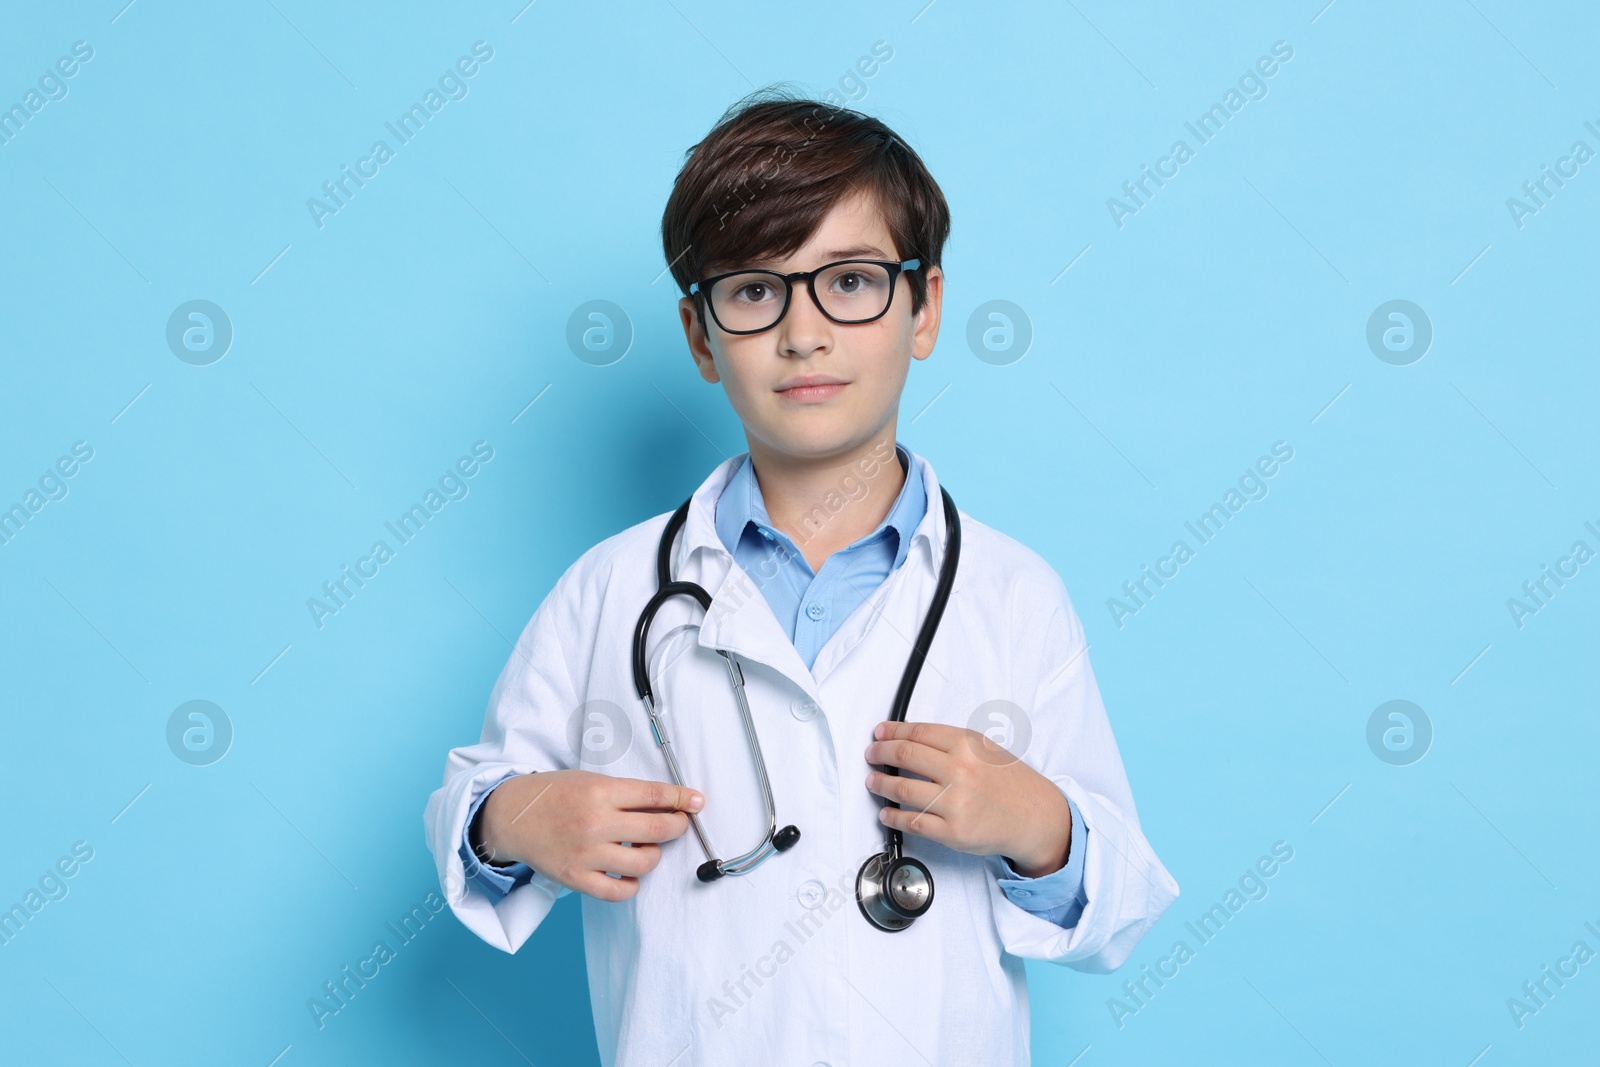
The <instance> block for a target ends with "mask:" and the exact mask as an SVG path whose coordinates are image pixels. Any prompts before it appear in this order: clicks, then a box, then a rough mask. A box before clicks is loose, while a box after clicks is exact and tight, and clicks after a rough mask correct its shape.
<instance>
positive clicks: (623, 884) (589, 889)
mask: <svg viewBox="0 0 1600 1067" xmlns="http://www.w3.org/2000/svg"><path fill="white" fill-rule="evenodd" d="M576 882H577V886H576V888H577V890H578V892H580V893H583V894H584V895H585V896H591V897H594V898H595V899H596V900H605V901H610V902H611V903H613V904H615V903H618V902H620V901H624V900H627V899H629V898H630V897H632V896H633V895H634V894H635V893H637V892H638V891H639V879H637V878H635V877H632V876H629V875H624V876H622V877H621V878H612V877H610V876H609V875H604V874H601V873H600V872H598V871H593V872H590V873H588V874H584V875H580V876H579V877H578V878H577V879H576Z"/></svg>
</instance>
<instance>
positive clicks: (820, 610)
mask: <svg viewBox="0 0 1600 1067" xmlns="http://www.w3.org/2000/svg"><path fill="white" fill-rule="evenodd" d="M827 613H828V609H827V608H825V607H823V606H822V605H821V604H808V605H806V614H807V615H809V616H811V618H813V619H820V618H822V617H823V616H824V615H826V614H827Z"/></svg>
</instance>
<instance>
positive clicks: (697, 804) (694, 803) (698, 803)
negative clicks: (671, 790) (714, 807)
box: [689, 793, 706, 811]
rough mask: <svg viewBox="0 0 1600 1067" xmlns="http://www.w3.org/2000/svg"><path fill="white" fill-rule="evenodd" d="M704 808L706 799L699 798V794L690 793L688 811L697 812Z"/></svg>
mask: <svg viewBox="0 0 1600 1067" xmlns="http://www.w3.org/2000/svg"><path fill="white" fill-rule="evenodd" d="M705 806H706V798H705V797H703V796H701V795H700V794H699V793H690V794H689V810H690V811H699V810H700V809H701V808H703V807H705Z"/></svg>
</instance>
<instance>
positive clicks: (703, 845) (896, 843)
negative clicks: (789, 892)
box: [633, 470, 961, 933]
mask: <svg viewBox="0 0 1600 1067" xmlns="http://www.w3.org/2000/svg"><path fill="white" fill-rule="evenodd" d="M907 476H908V477H910V476H911V474H910V472H909V470H908V471H907ZM939 493H940V495H941V496H942V497H943V498H944V519H945V529H946V531H947V533H946V539H945V552H944V560H943V562H942V563H941V564H940V566H939V581H938V584H937V585H936V586H935V587H934V591H933V600H932V602H931V603H930V604H929V605H928V614H927V616H926V617H925V618H924V619H923V620H922V629H921V630H920V631H918V633H917V640H916V643H915V644H913V645H912V647H911V655H910V657H909V658H908V659H907V660H906V666H905V670H904V672H903V673H902V674H901V675H900V688H899V689H898V690H897V691H896V692H895V695H894V703H893V705H892V706H891V707H890V710H889V721H891V722H904V721H905V718H906V709H907V708H908V707H909V706H910V704H911V692H912V690H913V689H915V688H916V685H917V676H918V675H920V674H921V673H922V664H923V661H924V660H926V659H927V655H928V648H929V646H930V645H932V644H933V636H934V634H936V633H937V632H938V630H939V619H940V617H941V616H942V615H943V614H944V607H945V602H946V601H948V600H949V599H950V588H951V586H952V585H953V584H954V582H955V576H956V564H957V562H958V561H959V560H960V558H961V519H960V518H959V517H958V516H957V514H956V505H955V502H954V501H953V500H951V499H950V494H949V492H947V491H946V490H945V489H944V487H943V486H940V487H939ZM692 499H693V497H691V498H690V500H692ZM690 500H685V501H684V502H683V504H682V505H681V506H680V507H679V508H678V510H677V511H675V512H673V514H672V517H671V518H670V519H668V520H667V526H666V529H665V530H663V531H662V533H661V543H660V545H659V546H658V548H657V549H656V585H657V588H656V592H655V595H654V596H652V597H651V598H650V601H649V603H647V604H646V605H645V606H644V611H642V612H641V613H640V614H639V623H638V625H637V626H635V627H634V631H633V685H634V688H635V689H636V690H638V693H639V699H640V700H642V701H644V707H645V710H646V711H647V712H649V714H650V730H651V732H652V733H654V734H655V738H656V744H657V745H659V746H660V748H661V751H662V754H663V755H665V756H666V760H667V768H668V770H670V771H671V772H672V780H673V781H674V782H675V783H677V784H678V785H679V786H680V787H682V786H684V784H685V783H684V780H683V773H682V771H681V770H680V769H679V767H678V760H677V757H676V756H674V755H673V753H672V744H671V742H670V740H669V739H668V737H667V732H666V729H665V728H664V727H663V726H662V723H661V717H660V716H659V715H658V714H657V713H656V706H655V698H654V695H653V694H652V693H651V691H650V679H649V677H648V675H647V673H646V670H645V643H646V641H647V640H648V638H649V635H650V624H651V623H652V622H653V621H654V620H655V617H656V612H657V611H659V610H660V609H661V606H662V605H663V604H665V603H666V602H667V601H668V600H670V599H672V598H673V597H676V596H688V597H693V598H694V599H695V601H696V602H698V603H699V605H700V607H701V608H702V609H703V610H706V611H709V610H710V609H711V594H710V593H708V592H706V591H705V588H704V587H702V586H700V585H698V584H696V583H695V582H674V581H672V580H671V567H672V564H671V555H672V542H673V539H674V538H675V537H676V536H677V534H678V531H679V530H680V529H682V527H683V524H684V521H685V520H686V519H687V518H688V516H689V503H690ZM716 652H717V654H718V655H719V656H721V657H722V659H723V662H724V663H725V665H726V666H727V668H728V680H729V681H730V682H731V683H732V685H733V692H734V696H735V697H736V698H737V700H738V703H739V718H740V720H741V721H742V722H743V723H744V735H745V741H746V743H747V744H748V745H749V747H750V754H751V757H752V758H753V759H754V761H755V765H756V777H757V778H758V779H759V780H760V783H761V798H762V801H763V802H764V803H765V804H766V808H767V832H766V834H765V835H764V836H763V837H762V839H761V843H760V844H758V845H756V847H754V848H752V849H750V850H749V851H748V852H744V853H741V854H740V855H737V856H734V857H733V858H731V859H726V860H723V859H718V858H717V850H716V849H715V848H713V847H712V844H711V839H710V838H709V837H707V836H706V832H705V828H704V827H703V826H701V825H700V820H699V818H697V817H696V816H695V815H694V813H692V812H690V813H688V815H689V824H690V826H692V827H693V828H694V834H695V837H697V838H698V839H699V840H700V849H701V851H703V852H704V853H705V855H706V861H705V862H704V863H702V864H701V865H700V866H699V867H698V868H696V870H695V876H696V877H697V878H699V879H700V881H702V882H714V881H716V880H717V879H718V878H721V877H722V876H723V875H725V874H748V873H749V872H751V871H753V870H755V868H756V867H758V866H759V865H760V864H761V863H762V862H763V861H765V860H767V859H768V858H769V857H771V856H772V855H773V854H774V853H777V852H787V851H788V850H789V849H791V848H793V847H794V845H795V842H797V841H799V840H800V830H799V829H798V828H797V827H795V826H793V825H789V826H785V827H783V828H782V829H779V828H778V813H777V809H776V807H775V806H774V804H773V800H772V783H771V781H770V780H769V779H768V777H767V762H766V760H765V759H764V758H763V757H762V754H761V742H760V740H759V739H758V738H757V737H756V726H755V721H754V719H752V718H751V715H750V704H749V702H748V701H747V700H746V699H745V692H744V671H743V669H742V668H741V667H740V666H739V664H738V662H737V661H735V660H734V658H733V655H732V653H730V652H727V651H725V650H723V649H720V648H719V649H716ZM882 770H883V772H884V773H885V774H899V773H900V771H899V768H897V767H884V768H882ZM887 803H890V804H893V803H894V802H893V801H887ZM896 806H898V805H896ZM856 903H857V904H858V905H860V908H861V914H862V915H863V916H865V917H866V920H867V922H869V923H871V924H872V925H873V926H876V927H877V928H878V929H880V930H887V931H889V932H891V933H892V932H895V931H899V930H904V929H905V928H906V927H908V926H910V925H911V924H912V923H913V922H914V921H915V920H916V919H917V917H918V916H920V915H922V914H923V913H924V912H926V911H927V910H928V908H930V907H931V906H932V905H933V872H931V871H929V870H928V868H927V866H925V865H924V864H923V863H922V862H921V861H919V860H917V859H914V858H912V857H910V856H907V855H904V854H903V842H902V840H901V833H900V831H899V830H897V829H894V828H893V827H890V828H889V829H888V832H887V835H886V841H885V847H884V850H883V851H882V852H879V853H877V854H876V855H874V856H872V857H871V858H869V859H868V860H867V861H866V862H865V863H863V864H862V865H861V870H860V872H859V873H858V874H857V875H856Z"/></svg>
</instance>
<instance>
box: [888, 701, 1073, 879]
mask: <svg viewBox="0 0 1600 1067" xmlns="http://www.w3.org/2000/svg"><path fill="white" fill-rule="evenodd" d="M872 736H873V737H874V738H875V739H876V740H874V741H873V742H872V743H871V744H869V745H868V746H867V751H866V757H867V762H868V763H875V764H879V765H882V766H888V767H898V768H899V769H900V770H902V771H910V772H911V773H913V774H920V775H922V776H923V777H925V778H928V779H929V781H926V782H924V781H921V780H920V779H916V778H906V777H903V776H899V775H892V774H884V773H882V772H881V771H878V770H876V769H874V770H873V771H872V772H871V773H870V774H868V775H867V788H868V789H870V790H871V791H872V792H874V793H876V794H878V795H879V796H881V797H885V798H887V799H889V800H892V801H894V802H895V803H897V804H899V805H900V807H898V808H893V807H886V808H884V809H883V810H882V811H881V812H879V817H880V818H881V820H882V821H883V824H884V825H885V826H892V827H894V828H895V829H897V830H900V831H902V832H904V833H911V834H917V835H919V836H921V837H926V838H927V839H929V840H930V841H937V842H938V843H939V844H941V845H945V846H947V847H949V848H953V849H955V850H956V851H958V852H970V853H972V854H974V855H978V856H1004V857H1006V858H1007V859H1009V860H1010V861H1011V864H1012V866H1013V867H1014V868H1015V869H1016V871H1017V873H1018V874H1020V875H1022V876H1023V877H1024V878H1041V877H1043V876H1044V875H1047V874H1051V873H1054V872H1055V871H1058V870H1060V869H1061V868H1062V867H1063V866H1064V865H1065V863H1066V854H1067V847H1068V846H1069V845H1070V844H1071V842H1072V809H1071V808H1069V807H1068V806H1067V798H1066V796H1065V795H1064V794H1063V793H1062V792H1061V789H1060V788H1059V787H1058V786H1057V785H1056V784H1055V783H1054V782H1052V781H1050V779H1048V778H1046V777H1045V776H1044V775H1042V774H1040V773H1039V772H1038V771H1036V770H1034V769H1033V768H1032V767H1030V766H1028V765H1027V764H1026V763H1023V762H1022V760H1020V759H1018V758H1016V757H1015V756H1013V755H1011V754H1010V753H1009V752H1007V751H1006V750H1005V749H1003V748H1001V747H1000V746H999V745H996V744H995V743H994V742H993V741H991V740H990V739H989V738H987V737H985V736H984V735H983V734H981V733H979V732H977V731H976V730H967V729H963V728H961V727H959V726H945V725H943V724H941V723H929V722H880V723H879V724H878V725H877V726H876V727H875V728H874V729H873V732H872Z"/></svg>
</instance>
